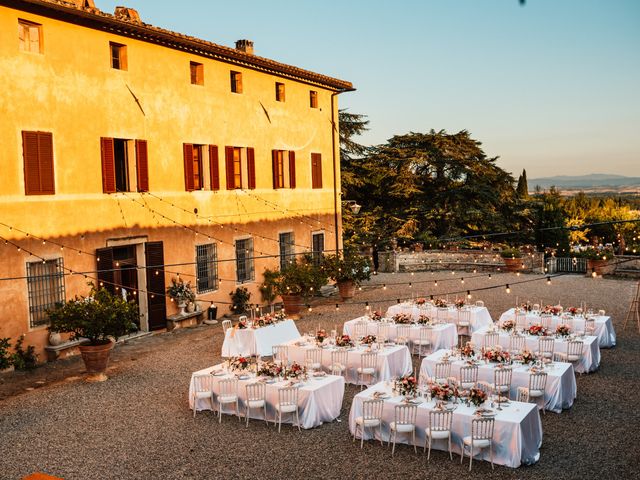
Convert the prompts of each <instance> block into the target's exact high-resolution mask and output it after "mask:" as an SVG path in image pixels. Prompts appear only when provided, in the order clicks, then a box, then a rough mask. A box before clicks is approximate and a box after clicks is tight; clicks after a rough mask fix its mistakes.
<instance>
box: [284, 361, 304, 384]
mask: <svg viewBox="0 0 640 480" xmlns="http://www.w3.org/2000/svg"><path fill="white" fill-rule="evenodd" d="M306 375H307V369H306V367H303V366H302V365H300V364H299V363H297V362H293V363H292V364H291V365H289V366H288V367H287V368H285V369H284V378H288V379H294V380H297V379H302V378H304V377H306Z"/></svg>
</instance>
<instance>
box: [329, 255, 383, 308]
mask: <svg viewBox="0 0 640 480" xmlns="http://www.w3.org/2000/svg"><path fill="white" fill-rule="evenodd" d="M322 268H323V269H324V272H325V273H326V274H327V276H328V277H329V278H330V279H331V280H333V281H335V282H336V284H337V285H338V290H339V292H340V297H341V298H342V300H346V299H349V298H352V297H353V295H354V294H355V291H356V287H357V286H358V285H359V284H360V282H362V281H363V280H369V279H370V278H371V265H370V263H369V259H368V258H367V257H364V256H362V255H358V254H357V253H355V252H353V251H351V250H345V251H344V253H343V254H342V255H327V256H325V257H324V260H323V262H322Z"/></svg>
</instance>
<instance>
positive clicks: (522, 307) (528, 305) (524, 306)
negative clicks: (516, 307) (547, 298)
mask: <svg viewBox="0 0 640 480" xmlns="http://www.w3.org/2000/svg"><path fill="white" fill-rule="evenodd" d="M520 310H522V311H524V312H531V311H532V310H533V304H532V303H531V302H525V303H522V304H520Z"/></svg>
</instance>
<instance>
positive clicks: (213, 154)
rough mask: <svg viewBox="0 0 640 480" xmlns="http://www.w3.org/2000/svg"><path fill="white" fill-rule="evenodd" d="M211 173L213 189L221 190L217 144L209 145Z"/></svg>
mask: <svg viewBox="0 0 640 480" xmlns="http://www.w3.org/2000/svg"><path fill="white" fill-rule="evenodd" d="M209 173H210V175H211V190H220V167H219V165H218V147H217V145H209Z"/></svg>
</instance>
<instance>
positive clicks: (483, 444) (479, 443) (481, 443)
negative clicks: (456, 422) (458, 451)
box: [462, 436, 491, 448]
mask: <svg viewBox="0 0 640 480" xmlns="http://www.w3.org/2000/svg"><path fill="white" fill-rule="evenodd" d="M462 441H463V442H464V444H465V445H469V446H471V437H470V436H469V437H464V438H463V439H462ZM489 445H491V440H485V439H476V440H474V441H473V448H487V447H488V446H489Z"/></svg>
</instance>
